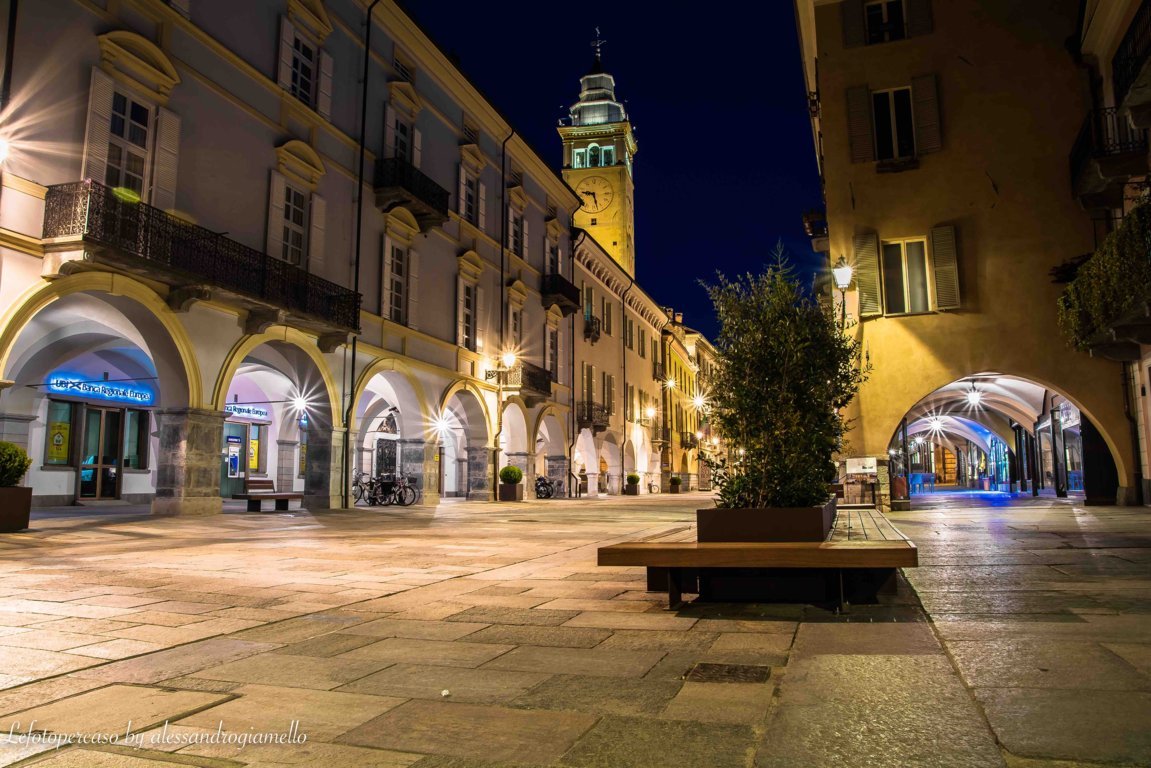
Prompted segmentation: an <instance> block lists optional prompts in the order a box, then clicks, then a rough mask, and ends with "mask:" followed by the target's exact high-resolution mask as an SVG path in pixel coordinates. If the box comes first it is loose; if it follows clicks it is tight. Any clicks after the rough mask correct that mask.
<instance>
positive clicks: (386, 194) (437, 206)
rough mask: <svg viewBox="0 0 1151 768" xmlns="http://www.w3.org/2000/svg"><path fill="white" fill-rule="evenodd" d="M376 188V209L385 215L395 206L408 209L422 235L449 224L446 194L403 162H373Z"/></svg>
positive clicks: (414, 168) (386, 159)
mask: <svg viewBox="0 0 1151 768" xmlns="http://www.w3.org/2000/svg"><path fill="white" fill-rule="evenodd" d="M375 188H376V207H377V208H379V209H380V210H381V211H384V212H385V213H386V212H388V211H390V210H391V209H393V208H395V207H397V206H403V207H404V208H407V209H408V210H409V211H411V212H412V215H413V216H415V217H416V221H417V222H418V223H419V225H420V231H421V232H427V231H428V230H429V229H431V228H432V227H438V226H440V225H441V224H443V223H444V222H445V221H447V220H448V199H449V194H448V191H447V190H446V189H444V188H443V187H441V186H440V185H439V184H437V183H436V182H434V181H432V179H431V178H429V177H428V176H426V175H425V174H424V173H423V172H422V171H421V170H420V169H419V168H416V167H415V166H414V165H412V164H411V163H410V162H409V161H407V160H405V159H403V158H400V157H381V158H379V159H378V160H376V183H375Z"/></svg>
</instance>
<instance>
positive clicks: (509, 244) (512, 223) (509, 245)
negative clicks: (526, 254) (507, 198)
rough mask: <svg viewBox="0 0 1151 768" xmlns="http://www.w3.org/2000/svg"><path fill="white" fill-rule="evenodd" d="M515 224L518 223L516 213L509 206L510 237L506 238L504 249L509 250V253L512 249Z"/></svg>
mask: <svg viewBox="0 0 1151 768" xmlns="http://www.w3.org/2000/svg"><path fill="white" fill-rule="evenodd" d="M515 223H516V221H515V211H513V210H512V207H511V206H510V205H509V206H508V236H507V238H505V242H504V248H507V249H508V250H509V251H510V250H511V249H512V230H514V229H515Z"/></svg>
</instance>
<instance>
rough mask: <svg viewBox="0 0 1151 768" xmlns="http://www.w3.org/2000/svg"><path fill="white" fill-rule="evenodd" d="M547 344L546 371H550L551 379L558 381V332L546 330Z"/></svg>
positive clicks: (551, 329)
mask: <svg viewBox="0 0 1151 768" xmlns="http://www.w3.org/2000/svg"><path fill="white" fill-rule="evenodd" d="M547 334H548V343H547V358H548V359H547V369H548V370H549V371H551V373H552V378H553V379H555V380H556V381H559V379H560V332H559V330H558V329H556V328H549V329H548V332H547Z"/></svg>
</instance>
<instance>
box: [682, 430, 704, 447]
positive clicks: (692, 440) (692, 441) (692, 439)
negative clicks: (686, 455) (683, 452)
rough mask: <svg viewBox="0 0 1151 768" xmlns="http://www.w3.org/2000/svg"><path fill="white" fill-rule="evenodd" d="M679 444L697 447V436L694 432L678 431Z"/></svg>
mask: <svg viewBox="0 0 1151 768" xmlns="http://www.w3.org/2000/svg"><path fill="white" fill-rule="evenodd" d="M679 444H680V447H681V448H698V447H699V438H697V437H696V436H695V433H694V432H680V433H679Z"/></svg>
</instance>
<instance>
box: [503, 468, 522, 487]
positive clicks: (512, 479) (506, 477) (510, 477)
mask: <svg viewBox="0 0 1151 768" xmlns="http://www.w3.org/2000/svg"><path fill="white" fill-rule="evenodd" d="M523 479H524V472H523V470H522V469H520V468H519V467H515V466H512V465H511V464H509V465H507V466H506V467H504V468H503V469H501V470H500V482H501V483H507V484H508V485H515V484H516V483H518V482H519V481H520V480H523Z"/></svg>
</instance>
